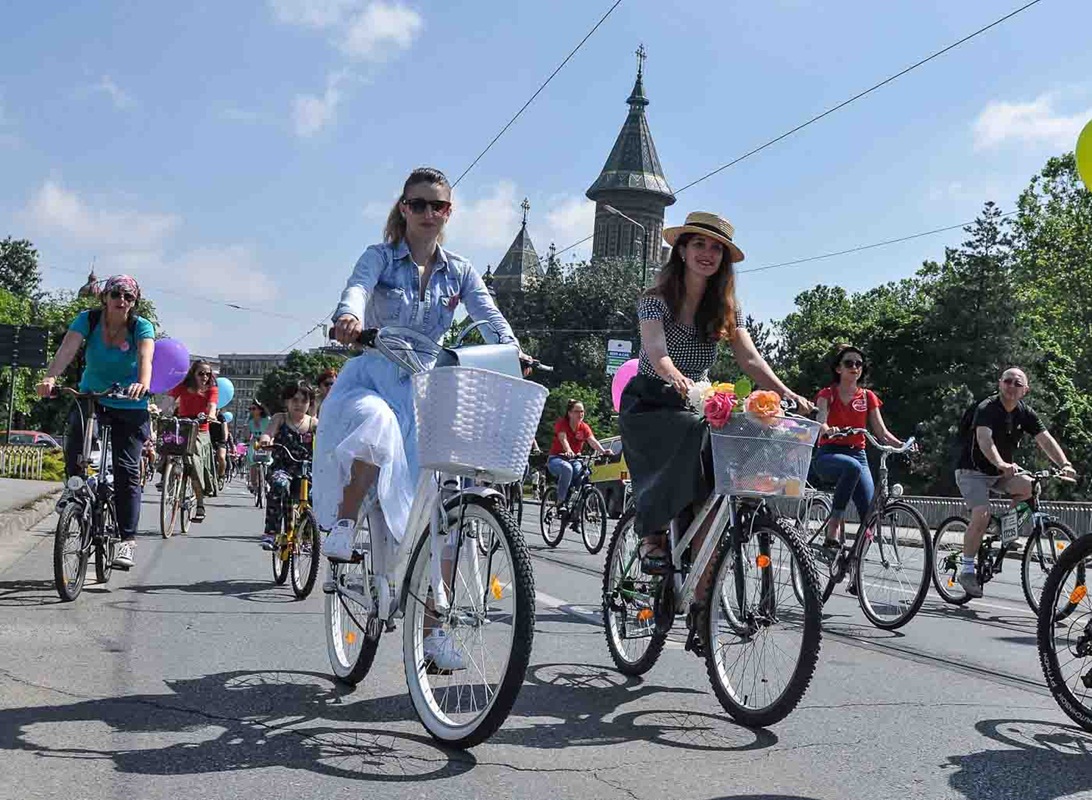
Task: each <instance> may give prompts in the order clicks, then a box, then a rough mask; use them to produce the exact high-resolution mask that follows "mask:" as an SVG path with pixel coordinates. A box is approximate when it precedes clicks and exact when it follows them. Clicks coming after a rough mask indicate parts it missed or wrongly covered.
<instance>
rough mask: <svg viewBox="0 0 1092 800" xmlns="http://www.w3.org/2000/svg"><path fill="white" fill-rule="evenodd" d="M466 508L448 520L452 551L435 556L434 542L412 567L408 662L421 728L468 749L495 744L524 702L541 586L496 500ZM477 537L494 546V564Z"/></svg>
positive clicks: (405, 642) (474, 501) (423, 545)
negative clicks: (501, 729) (520, 696)
mask: <svg viewBox="0 0 1092 800" xmlns="http://www.w3.org/2000/svg"><path fill="white" fill-rule="evenodd" d="M460 500H461V501H462V503H463V505H462V506H458V505H456V506H454V507H453V508H449V510H448V512H447V520H448V526H449V530H451V531H452V532H453V533H452V534H449V536H448V538H447V542H448V544H447V545H445V546H444V547H443V549H442V551H441V552H438V553H433V552H432V544H433V538H434V537H433V536H432V535H431V534H427V535H425V536H423V537H422V538H421V541H420V543H419V544H418V546H417V549H416V552H415V554H414V556H413V560H412V561H411V562H410V567H409V570H408V572H407V578H406V580H407V586H406V609H405V623H404V629H403V636H402V657H403V660H404V662H405V667H406V683H407V685H408V687H409V694H410V699H411V700H412V702H413V707H414V710H415V711H416V712H417V716H418V717H419V718H420V719H421V722H422V724H424V726H425V728H426V729H427V730H428V732H429V733H430V734H432V736H433V737H435V738H436V739H438V740H439V741H441V742H444V743H445V744H447V745H449V746H451V747H458V748H467V747H473V746H474V745H476V744H479V743H481V742H483V741H485V740H486V739H488V738H489V737H490V736H491V735H493V733H494V732H495V731H496V730H497V729H498V728H499V727H500V726H501V725H502V724H503V722H504V720H505V719H506V718H507V717H508V713H509V712H510V711H511V710H512V704H513V703H515V701H516V696H517V695H518V694H519V689H520V686H521V685H522V684H523V678H524V675H525V674H526V672H527V663H528V661H529V660H530V657H531V643H532V639H533V636H534V625H535V579H534V572H533V571H532V569H531V556H530V554H529V553H528V551H527V545H526V544H525V543H524V541H523V535H522V533H520V531H519V529H518V528H517V527H516V524H515V520H514V519H512V516H511V514H510V513H509V512H508V511H507V510H505V509H504V508H503V506H502V505H501V504H500V503H497V502H494V501H491V500H490V499H488V498H481V497H475V496H463V497H461V498H460ZM460 525H461V527H460ZM456 531H457V533H455V532H456ZM475 537H476V538H477V539H478V540H479V541H493V542H494V543H495V544H494V545H493V546H492V547H490V548H489V555H488V556H484V557H483V556H482V554H481V552H480V550H479V549H478V548H477V547H476V546H475V545H474V543H473V540H474V538H475ZM434 559H438V561H437V562H434ZM435 576H442V577H440V578H439V581H437V580H436V579H435ZM437 582H439V583H440V585H435V584H436V583H437Z"/></svg>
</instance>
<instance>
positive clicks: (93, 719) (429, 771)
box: [0, 672, 477, 782]
mask: <svg viewBox="0 0 1092 800" xmlns="http://www.w3.org/2000/svg"><path fill="white" fill-rule="evenodd" d="M167 685H168V687H169V688H170V690H171V691H170V692H169V693H165V694H138V695H127V696H122V697H117V698H103V699H94V700H84V701H82V702H75V703H70V704H64V705H57V706H32V707H27V708H8V709H3V710H0V750H23V751H26V752H30V753H34V754H35V755H37V756H39V757H41V758H74V759H87V758H102V759H109V760H112V761H113V762H114V765H115V767H116V768H117V769H118V770H119V771H121V772H126V773H131V774H135V775H197V774H208V773H216V772H232V771H238V770H249V769H261V768H265V767H290V768H296V769H306V770H309V771H312V772H318V773H322V774H326V775H334V776H340V777H344V778H352V779H356V780H371V781H383V782H404V781H421V780H436V779H438V778H446V777H451V776H454V775H460V774H462V773H464V772H466V771H468V770H470V769H473V767H474V765H475V764H476V763H477V762H476V760H475V759H474V757H473V755H471V754H469V753H463V752H456V751H448V750H445V749H443V748H441V747H440V746H438V745H437V744H436V743H435V742H434V741H433V740H432V739H431V738H430V737H428V736H427V735H425V734H423V733H422V734H413V733H405V732H401V731H397V732H392V731H390V730H379V729H378V726H382V725H383V724H384V723H389V722H396V721H398V722H400V721H405V720H415V719H416V718H415V717H414V714H413V709H412V708H411V707H410V705H409V700H408V698H406V697H387V698H379V699H372V700H362V701H359V702H348V701H347V696H348V694H349V690H347V689H346V688H344V687H342V686H340V685H339V684H336V683H334V682H333V681H332V680H331V679H330V678H329V677H328V676H325V675H322V674H319V673H309V672H225V673H217V674H213V675H208V676H205V677H203V678H198V679H194V680H178V681H168V682H167ZM89 723H97V724H99V725H106V726H108V727H109V728H110V729H112V732H113V733H117V734H127V733H132V734H160V735H159V736H149V737H146V740H147V741H148V742H154V741H162V740H163V739H164V738H165V736H171V738H172V739H174V740H175V741H174V742H173V743H171V744H167V745H165V746H158V747H157V746H151V747H140V748H134V749H119V748H116V747H115V746H113V745H110V746H103V747H102V748H101V749H97V748H94V747H74V746H72V745H71V742H72V741H73V739H74V738H75V737H77V736H80V735H81V734H83V732H85V731H86V728H87V725H88V724H89ZM362 723H363V724H362ZM106 738H108V739H110V740H111V741H114V742H116V741H117V737H116V736H111V737H106ZM137 740H138V737H135V736H133V737H129V739H128V741H130V742H132V741H137ZM140 740H141V741H142V742H143V741H145V738H144V737H140ZM179 740H180V741H179Z"/></svg>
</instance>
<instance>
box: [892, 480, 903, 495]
mask: <svg viewBox="0 0 1092 800" xmlns="http://www.w3.org/2000/svg"><path fill="white" fill-rule="evenodd" d="M904 491H905V489H903V488H902V484H901V483H893V484H891V496H892V497H902V493H903V492H904Z"/></svg>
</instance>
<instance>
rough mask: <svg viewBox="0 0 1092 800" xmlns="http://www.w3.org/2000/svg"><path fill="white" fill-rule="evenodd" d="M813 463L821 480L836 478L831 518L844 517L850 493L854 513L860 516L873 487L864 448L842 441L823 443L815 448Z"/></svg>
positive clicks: (870, 501) (862, 517) (867, 504)
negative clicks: (815, 454) (817, 450)
mask: <svg viewBox="0 0 1092 800" xmlns="http://www.w3.org/2000/svg"><path fill="white" fill-rule="evenodd" d="M813 466H814V467H815V471H816V472H817V473H818V474H819V477H821V478H822V479H823V480H826V481H837V485H836V486H835V487H834V498H833V500H832V503H831V504H832V505H833V507H834V508H833V512H832V514H831V516H833V517H834V518H835V519H841V518H842V517H844V516H845V515H846V506H847V505H849V498H850V497H851V496H852V498H853V505H855V506H857V513H858V514H859V515H860V518H861V519H862V520H863V519H864V518H865V514H866V513H868V506H869V505H870V504H871V503H872V495H873V493H874V491H875V484H874V483H873V482H872V472H871V471H870V470H869V468H868V457H867V456H866V455H865V451H864V450H858V449H857V448H855V447H846V446H844V445H837V444H825V445H823V446H822V447H820V448H819V454H818V455H817V456H816V457H815V461H814V462H813Z"/></svg>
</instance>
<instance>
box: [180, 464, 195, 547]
mask: <svg viewBox="0 0 1092 800" xmlns="http://www.w3.org/2000/svg"><path fill="white" fill-rule="evenodd" d="M181 474H182V478H181V480H180V481H179V487H178V527H179V528H180V529H181V530H182V533H189V532H190V525H191V524H192V522H193V505H192V504H191V503H190V494H191V493H193V485H192V484H191V483H190V476H189V475H188V474H187V470H186V468H185V466H184V465H183V466H182V468H181ZM193 502H194V503H196V502H197V495H194V499H193Z"/></svg>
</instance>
